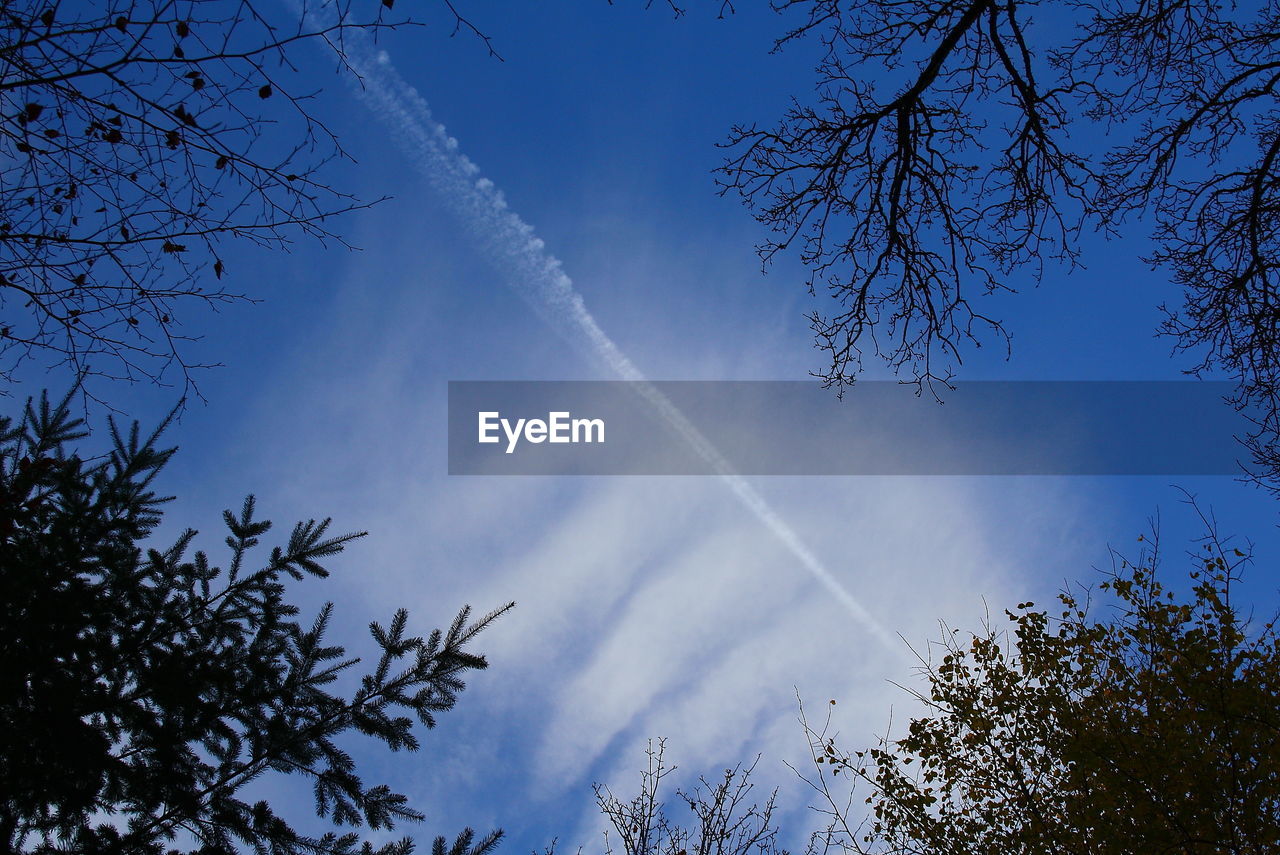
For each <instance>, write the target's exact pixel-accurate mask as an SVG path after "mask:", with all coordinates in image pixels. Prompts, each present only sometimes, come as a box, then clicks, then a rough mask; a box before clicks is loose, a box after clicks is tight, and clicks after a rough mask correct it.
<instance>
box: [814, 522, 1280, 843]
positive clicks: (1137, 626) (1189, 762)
mask: <svg viewBox="0 0 1280 855" xmlns="http://www.w3.org/2000/svg"><path fill="white" fill-rule="evenodd" d="M1144 540H1145V541H1146V543H1147V546H1148V549H1146V550H1145V551H1144V552H1143V553H1142V554H1141V555H1140V556H1139V557H1138V558H1136V559H1135V560H1133V561H1130V560H1129V559H1127V558H1124V557H1121V556H1116V563H1115V566H1114V567H1113V568H1112V569H1111V570H1110V571H1109V572H1108V574H1107V575H1106V578H1105V580H1104V581H1103V582H1101V584H1099V585H1098V586H1097V589H1096V591H1095V592H1092V593H1091V592H1088V591H1082V590H1076V591H1068V592H1064V593H1063V594H1062V595H1061V596H1060V597H1059V600H1060V602H1059V604H1058V606H1057V607H1055V608H1054V609H1043V608H1036V607H1035V605H1034V604H1033V603H1020V604H1018V605H1017V606H1016V607H1015V608H1013V609H1010V610H1008V611H1006V613H1005V618H1007V623H1006V624H1005V626H998V625H996V624H989V625H988V626H986V627H984V628H983V629H982V630H981V631H979V632H977V633H974V634H972V635H968V634H963V633H960V632H958V631H955V630H951V631H948V632H947V633H946V635H945V636H944V637H943V638H942V639H941V640H940V641H938V642H937V643H936V644H935V645H933V646H932V647H931V648H930V650H929V651H928V653H927V654H925V655H923V656H922V657H921V663H922V671H923V676H924V678H925V683H926V685H925V686H924V688H922V689H920V690H918V691H914V692H913V693H912V694H913V695H914V697H915V699H916V700H917V701H918V702H919V703H920V704H921V705H922V707H923V712H922V713H921V714H919V715H916V716H914V717H913V718H912V719H911V720H910V722H909V724H908V725H907V727H906V729H905V735H902V734H897V735H889V736H886V737H885V738H883V739H882V740H881V741H880V742H879V744H878V745H873V746H871V747H870V748H866V749H862V750H849V749H847V748H846V747H845V746H842V745H840V744H838V741H837V738H836V736H835V735H834V734H832V733H830V732H829V728H830V718H829V717H828V719H827V724H825V725H817V724H815V725H811V724H809V722H808V721H807V720H805V728H806V731H807V732H808V733H809V735H810V737H811V748H812V760H813V772H812V774H810V775H808V776H807V780H808V781H809V783H810V785H811V786H812V787H813V788H814V791H815V793H816V794H817V796H818V806H819V808H820V809H821V810H822V812H823V813H824V814H825V815H826V818H827V820H828V821H829V822H828V824H827V826H826V827H825V828H824V829H823V830H822V831H821V832H820V833H819V834H817V835H816V836H815V843H816V844H817V846H818V848H819V849H821V850H822V851H827V850H829V849H831V848H835V849H836V850H837V851H841V850H842V851H845V852H854V853H873V852H874V853H918V852H935V853H952V852H954V853H966V855H972V853H1000V855H1008V853H1019V852H1025V853H1068V852H1071V853H1079V852H1090V853H1111V852H1114V853H1131V852H1184V853H1195V855H1200V853H1204V855H1208V853H1215V855H1217V854H1218V853H1263V852H1273V851H1275V849H1276V847H1277V845H1280V781H1278V780H1277V778H1276V775H1275V769H1276V765H1277V762H1280V754H1278V753H1277V752H1280V747H1278V746H1280V740H1277V738H1276V737H1277V733H1278V732H1280V715H1278V714H1277V698H1278V697H1280V638H1277V635H1276V631H1275V622H1274V621H1268V622H1254V621H1252V620H1251V619H1250V618H1249V616H1248V615H1246V614H1242V613H1241V612H1240V611H1239V610H1238V606H1237V605H1236V604H1235V603H1233V601H1232V589H1233V587H1234V586H1237V585H1238V583H1239V579H1240V574H1241V571H1242V570H1243V568H1244V566H1245V565H1246V563H1247V562H1248V561H1249V560H1250V557H1249V555H1248V553H1247V552H1245V551H1242V550H1240V549H1237V548H1235V547H1234V546H1231V545H1230V543H1229V542H1227V541H1226V540H1224V539H1222V538H1220V537H1219V536H1218V535H1217V533H1216V531H1214V530H1212V529H1210V531H1209V534H1208V536H1207V537H1206V538H1205V540H1204V542H1203V543H1202V544H1200V545H1199V547H1198V548H1197V549H1196V550H1195V551H1194V552H1193V553H1192V554H1191V565H1192V566H1191V569H1190V572H1189V578H1188V579H1187V580H1186V583H1185V584H1181V585H1179V584H1176V583H1171V582H1170V581H1169V580H1168V579H1166V578H1165V577H1164V573H1163V572H1162V570H1161V556H1160V550H1159V543H1158V539H1155V538H1144ZM1095 595H1096V596H1097V597H1098V599H1099V601H1098V602H1091V598H1092V597H1093V596H1095ZM1001 622H1002V623H1005V621H1004V620H1003V619H1002V621H1001ZM1006 627H1007V628H1006ZM845 784H851V786H852V790H851V791H850V790H848V789H845V787H844V785H845ZM850 792H852V796H850V795H849V793H850ZM858 802H863V803H864V804H865V807H866V812H865V813H864V812H863V811H861V810H859V809H858V808H857V807H856V805H857V803H858Z"/></svg>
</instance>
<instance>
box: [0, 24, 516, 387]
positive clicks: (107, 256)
mask: <svg viewBox="0 0 1280 855" xmlns="http://www.w3.org/2000/svg"><path fill="white" fill-rule="evenodd" d="M393 5H394V0H381V3H374V2H368V3H366V4H356V3H350V2H346V0H343V2H338V3H323V2H321V0H299V3H298V9H297V10H295V11H294V12H292V13H290V12H289V11H288V10H287V9H285V7H284V6H280V7H279V9H276V8H274V7H272V8H271V10H270V11H271V13H272V14H268V12H267V11H264V8H263V7H262V6H261V4H250V3H248V2H244V0H108V2H105V3H93V4H89V3H78V4H71V3H58V2H52V3H46V2H44V0H14V2H6V3H5V4H4V7H3V11H2V12H0V312H2V313H3V314H2V316H0V317H2V318H3V322H2V323H0V377H3V378H5V379H8V378H11V377H12V373H13V370H14V369H15V368H16V367H17V366H18V365H20V364H21V363H22V362H24V361H25V360H28V359H32V358H36V359H40V360H44V361H46V362H51V363H54V364H59V363H60V364H65V365H68V366H70V367H71V368H72V369H74V370H75V371H76V372H77V373H78V374H82V375H85V374H88V375H100V376H108V377H116V378H125V379H139V378H142V379H150V380H155V381H161V380H164V379H166V378H167V377H169V376H171V372H174V371H175V369H176V378H177V379H178V380H180V381H181V383H182V384H183V385H184V386H188V387H189V386H190V385H191V382H192V375H191V369H192V368H194V367H195V366H194V365H192V364H189V363H188V362H187V361H186V359H185V356H184V354H185V349H184V342H185V341H187V340H189V338H190V337H191V336H190V335H189V334H188V333H186V332H184V328H183V325H182V324H181V322H180V320H179V318H180V313H182V312H185V311H186V310H188V309H189V308H190V307H191V306H192V304H195V303H201V304H206V305H209V306H217V305H219V304H224V303H228V302H233V301H238V300H246V299H249V297H248V295H246V294H245V293H242V292H239V291H232V290H229V289H228V287H227V286H226V285H225V284H224V283H225V282H226V281H227V278H228V277H229V275H230V273H231V272H232V271H229V270H227V269H226V266H225V264H224V262H223V260H222V257H221V254H220V247H222V246H224V245H225V244H226V243H227V242H229V241H244V242H250V243H254V244H258V245H262V246H268V247H286V246H287V245H288V244H289V242H290V241H291V240H293V239H294V238H295V237H297V236H300V235H309V236H312V237H316V238H320V239H330V238H336V237H337V236H336V234H335V233H334V232H333V231H332V229H331V227H330V223H331V218H332V217H333V216H335V215H337V214H340V213H342V212H345V211H350V210H351V209H353V208H358V207H362V206H364V205H366V204H369V201H368V200H361V199H358V198H356V197H354V196H352V195H350V194H348V193H345V192H343V191H341V190H339V189H336V188H334V187H333V186H331V185H330V184H328V183H326V179H325V171H324V168H325V167H326V166H327V165H329V164H330V163H331V162H332V161H334V160H335V159H339V158H343V157H345V156H346V153H345V152H344V151H343V149H342V147H341V145H340V144H339V141H338V140H337V139H336V138H335V137H334V135H333V134H332V133H331V132H330V131H329V129H328V128H326V127H325V125H324V123H323V122H322V121H321V120H320V119H318V118H317V115H316V113H315V110H314V102H313V100H312V98H313V96H314V93H313V92H311V91H307V90H303V89H301V88H300V87H302V86H303V85H305V84H304V82H303V81H302V80H301V79H300V78H299V77H297V76H295V75H294V74H293V72H295V71H296V70H297V66H296V64H295V60H296V56H297V50H298V49H299V47H301V45H302V44H303V43H306V42H324V43H327V44H328V45H331V46H332V47H333V48H335V52H336V56H337V57H338V61H339V63H341V57H342V44H343V38H344V35H346V34H348V33H349V32H351V31H352V30H354V29H362V30H367V31H375V32H376V31H379V30H381V29H384V28H388V27H395V26H401V25H404V24H405V23H407V20H406V19H404V18H397V19H395V20H392V19H391V18H390V17H389V15H390V14H391V13H392V11H393V9H392V7H393ZM322 7H323V14H322V15H319V14H314V13H316V12H319V11H321V10H322ZM361 7H363V8H361ZM432 13H435V14H439V15H441V16H443V17H442V19H441V20H440V21H439V23H441V24H442V25H444V26H445V27H452V29H453V30H454V32H457V31H459V30H468V31H470V32H471V33H473V34H475V35H476V36H478V37H479V38H480V39H482V40H484V42H485V44H486V45H487V39H486V38H485V37H484V36H483V35H482V34H480V33H479V31H478V30H476V29H475V28H474V27H472V26H471V24H470V23H469V22H468V21H467V20H466V19H465V18H464V17H463V16H462V15H461V13H460V12H459V11H458V10H457V9H456V8H455V7H454V5H453V4H452V3H451V2H449V0H442V2H440V3H438V4H435V5H434V6H433V7H432V9H431V10H429V11H428V14H432ZM320 22H323V23H320ZM490 50H491V51H492V49H491V48H490ZM183 316H185V315H183Z"/></svg>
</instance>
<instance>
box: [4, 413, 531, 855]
mask: <svg viewBox="0 0 1280 855" xmlns="http://www.w3.org/2000/svg"><path fill="white" fill-rule="evenodd" d="M162 427H163V426H162ZM159 433H160V432H159V431H156V432H153V433H152V434H150V435H143V434H141V433H139V431H138V428H137V426H136V425H135V426H134V427H133V429H132V430H130V431H128V432H123V431H117V430H116V428H115V425H114V424H112V426H111V440H112V442H111V447H110V449H109V450H108V451H107V452H106V453H105V454H103V455H101V456H98V457H82V456H80V455H79V454H78V453H77V451H76V443H78V442H79V441H80V440H82V439H84V437H85V436H86V433H85V430H84V427H83V424H82V422H81V421H80V420H79V419H76V418H73V417H72V416H71V414H70V412H69V410H68V406H67V400H63V401H62V402H61V403H60V404H50V402H49V401H48V400H47V399H42V400H41V401H40V403H39V404H38V405H37V404H32V403H28V406H27V407H26V410H25V412H24V413H23V415H22V416H21V417H20V418H18V419H9V418H0V661H2V662H3V667H2V668H0V695H3V697H4V703H3V704H2V705H0V847H3V848H4V850H5V851H22V852H61V851H77V852H86V853H88V852H103V853H108V852H109V853H161V852H174V851H190V852H200V853H233V852H239V851H241V850H242V847H248V848H251V849H253V850H254V851H256V852H260V853H265V852H272V853H290V855H292V853H298V855H301V853H308V855H314V853H343V852H354V851H362V852H365V853H371V852H374V851H377V852H380V853H385V855H391V853H407V852H409V851H410V850H411V848H412V843H411V841H410V839H409V838H404V839H402V840H400V841H398V842H393V843H389V844H385V845H382V846H379V847H377V848H376V849H375V848H374V847H373V846H372V845H371V844H370V843H369V842H368V841H367V840H366V841H364V842H363V843H362V840H361V836H360V834H359V833H358V832H356V831H354V830H353V831H350V832H346V833H338V831H333V832H326V833H324V834H322V835H320V836H312V835H308V834H306V833H303V832H302V831H298V830H296V829H295V822H296V820H293V819H290V818H286V817H285V816H283V815H281V813H280V812H278V810H277V809H275V808H273V806H272V805H271V804H270V803H269V802H267V801H265V800H257V801H252V802H251V801H249V800H247V799H245V798H244V797H243V795H242V792H241V791H242V789H243V788H244V787H245V785H247V784H249V783H250V782H252V781H255V780H258V779H261V778H263V777H264V776H266V777H271V776H285V775H296V776H301V777H302V778H304V779H306V780H307V781H308V782H309V783H310V785H311V788H312V791H313V794H314V798H315V810H316V813H317V814H318V815H319V816H320V817H321V818H325V819H328V820H329V821H330V822H331V823H332V825H333V826H335V827H338V828H339V829H341V827H344V826H345V827H352V828H357V827H361V826H364V827H367V828H369V829H371V830H375V831H376V830H380V829H391V828H393V827H395V825H396V823H398V822H400V821H417V820H421V819H422V818H423V815H422V813H420V812H419V811H418V810H416V809H415V808H414V807H412V806H411V805H410V804H409V802H408V799H407V798H406V797H405V796H404V795H402V794H399V793H396V792H394V791H393V790H392V789H391V788H390V787H389V786H387V785H385V784H374V785H368V784H366V783H365V782H364V781H363V780H362V777H361V775H360V770H359V766H358V764H357V763H356V761H355V760H354V759H353V757H352V755H351V754H350V753H349V752H350V750H351V749H352V747H353V745H355V744H356V743H354V742H353V741H352V737H355V736H361V735H362V736H364V737H368V738H371V739H372V740H373V741H374V742H375V743H381V744H383V745H385V746H386V747H387V748H389V749H391V750H392V751H399V750H402V749H403V750H409V751H412V750H414V749H416V748H417V747H418V745H419V742H418V735H417V728H416V727H415V721H416V722H417V724H418V725H421V726H422V727H425V728H430V727H432V726H434V724H435V722H436V717H437V716H438V715H439V714H440V713H442V712H445V711H447V710H450V709H452V708H453V706H454V704H455V702H456V701H457V697H458V693H459V692H461V691H462V690H463V688H464V682H463V678H464V676H465V675H466V674H467V673H468V672H471V671H476V670H479V669H483V668H485V667H486V664H487V663H486V661H485V659H484V658H483V657H482V656H479V655H477V654H475V653H474V652H472V651H471V649H470V646H471V643H472V641H473V640H474V638H475V636H476V635H477V634H478V633H479V632H480V631H481V630H483V629H484V628H485V627H487V626H489V625H490V624H491V623H492V622H493V621H494V620H495V619H496V618H497V617H498V616H499V615H500V614H502V613H503V612H504V611H506V610H507V609H508V608H510V605H508V606H505V607H503V608H500V609H498V610H496V611H493V612H490V613H489V614H487V615H484V616H483V617H480V618H478V619H475V618H473V617H472V615H471V611H470V609H469V608H463V609H462V610H461V611H460V612H459V613H458V615H457V617H456V618H455V619H454V620H453V622H452V624H451V625H450V626H449V627H448V629H447V630H444V631H440V630H435V631H433V632H431V633H430V634H429V635H428V636H426V637H422V636H417V635H414V634H413V633H412V632H411V631H410V629H409V618H408V613H407V612H406V611H405V610H404V609H400V610H398V611H397V612H396V613H395V614H394V615H393V616H392V617H391V620H390V621H388V622H387V623H385V624H382V623H371V624H370V626H369V629H370V633H371V634H372V637H373V640H374V642H375V643H376V647H377V655H376V657H375V658H374V659H373V660H372V662H371V664H370V665H369V666H367V667H366V668H365V669H364V670H363V671H362V672H360V673H359V674H357V668H356V666H357V665H358V664H359V663H360V661H361V660H360V659H359V658H357V657H354V656H350V655H348V654H347V652H346V651H345V649H344V647H342V646H340V645H335V644H332V643H330V642H329V641H327V640H326V638H325V630H326V627H327V625H328V622H329V620H330V616H331V614H332V604H328V605H326V606H324V607H323V608H322V609H321V610H320V611H319V613H318V614H317V615H316V616H315V618H314V620H310V621H307V622H300V621H299V619H298V615H299V609H298V608H297V607H296V606H294V605H292V604H291V603H290V602H289V600H288V599H287V598H286V596H285V594H286V591H285V588H286V583H287V582H290V581H298V580H302V579H304V578H306V577H315V578H323V577H325V576H327V575H328V570H327V569H326V567H325V563H326V562H327V561H328V559H331V558H332V557H334V556H336V555H337V554H339V553H340V552H342V551H343V549H344V548H345V547H346V546H347V545H348V544H349V543H351V542H352V541H353V540H355V539H357V538H359V537H361V536H362V534H363V533H361V532H355V533H349V534H336V535H335V534H333V533H332V532H331V531H330V522H329V520H327V519H325V520H320V521H317V520H314V519H312V520H309V521H307V522H302V523H298V524H297V525H295V526H294V527H293V529H292V531H291V532H290V534H289V535H288V537H287V538H285V539H284V540H283V541H282V543H281V544H280V545H277V546H274V547H271V548H270V550H269V551H265V554H264V552H263V551H262V550H260V549H258V547H259V546H260V544H261V541H262V539H263V537H264V536H265V535H267V534H268V533H269V532H270V530H271V523H270V522H268V521H266V520H262V519H259V518H258V516H257V513H256V508H255V504H254V500H253V497H252V496H250V497H249V498H248V499H246V500H245V502H244V505H243V506H242V507H241V508H240V510H239V511H238V512H235V513H232V512H231V511H227V512H226V513H225V514H224V517H223V522H224V524H225V526H226V530H227V534H226V538H225V543H226V548H227V561H226V563H225V564H222V565H218V564H215V563H214V560H213V559H212V558H211V557H210V556H209V555H208V554H206V553H205V552H203V551H195V552H192V551H191V550H192V545H193V542H194V541H195V538H196V532H195V531H191V530H188V531H185V532H183V533H181V534H180V535H178V536H177V538H176V539H175V540H174V541H173V542H172V543H169V544H168V545H162V544H160V543H157V542H156V540H155V535H156V530H157V526H159V524H160V522H161V519H162V509H163V506H164V504H165V503H166V502H168V501H169V499H168V498H166V497H164V496H162V495H161V494H159V493H157V492H156V489H155V480H156V477H157V475H158V474H159V473H160V470H161V469H162V467H163V466H164V465H165V463H166V462H167V461H168V460H169V459H170V457H171V456H172V454H173V450H172V449H163V448H161V447H160V446H158V445H157V442H158V438H159ZM499 835H500V832H494V833H491V834H488V835H486V836H484V837H481V838H479V839H477V838H476V836H475V835H474V834H473V832H472V831H471V830H470V829H467V830H466V831H464V832H463V833H462V834H461V835H460V836H459V837H458V838H457V839H456V840H455V841H454V842H453V844H451V845H449V844H447V843H446V841H445V839H444V838H443V837H440V838H438V839H437V840H436V842H435V851H436V855H485V853H487V852H488V851H490V850H491V849H492V848H493V847H494V845H495V844H496V843H497V840H498V837H499Z"/></svg>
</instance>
